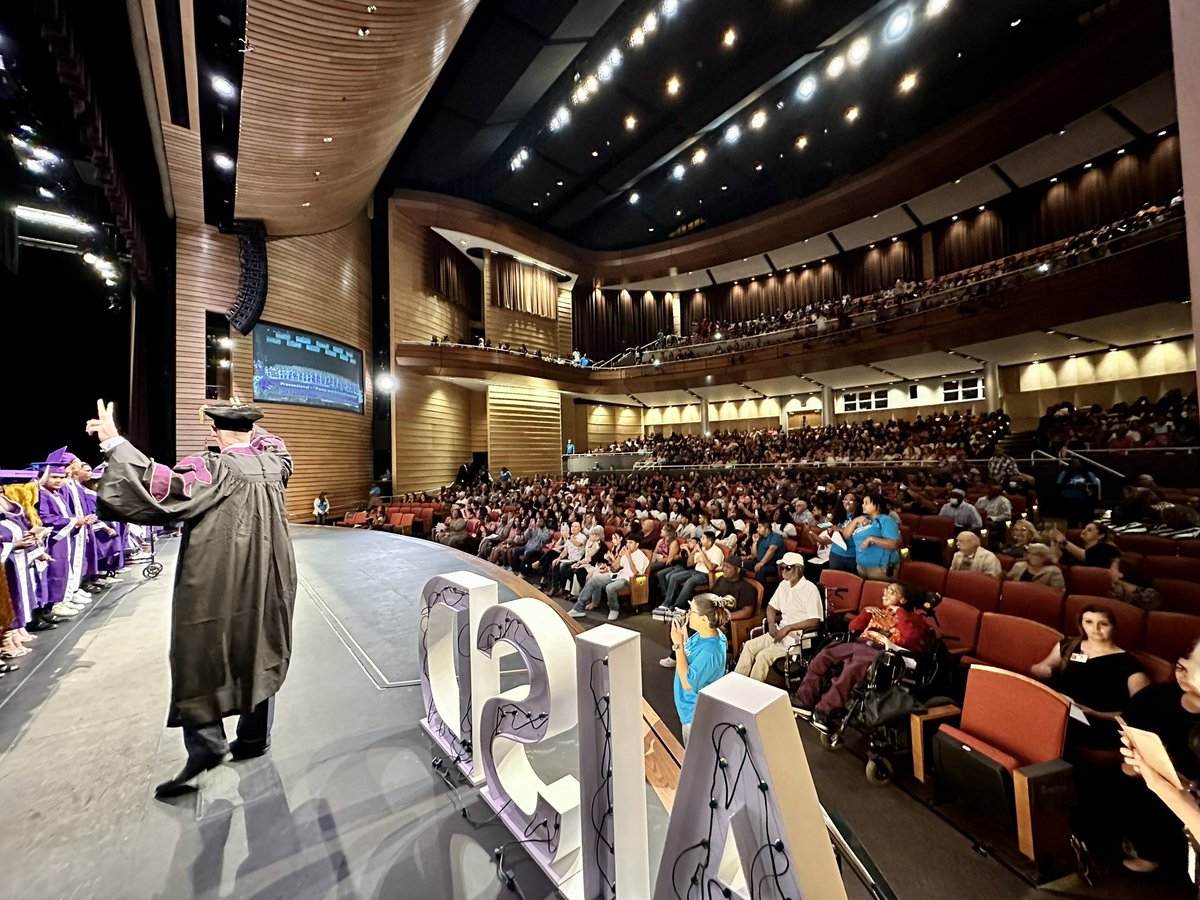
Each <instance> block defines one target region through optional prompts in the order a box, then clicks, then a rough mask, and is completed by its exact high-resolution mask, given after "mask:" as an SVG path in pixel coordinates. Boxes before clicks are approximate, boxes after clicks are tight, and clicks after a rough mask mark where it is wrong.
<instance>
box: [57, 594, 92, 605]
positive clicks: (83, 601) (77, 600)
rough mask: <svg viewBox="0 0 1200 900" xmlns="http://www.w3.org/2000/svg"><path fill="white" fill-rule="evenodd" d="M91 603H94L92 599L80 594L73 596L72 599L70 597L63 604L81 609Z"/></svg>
mask: <svg viewBox="0 0 1200 900" xmlns="http://www.w3.org/2000/svg"><path fill="white" fill-rule="evenodd" d="M91 602H92V598H91V597H81V596H80V595H79V594H72V595H71V596H70V597H68V598H67V599H66V600H64V601H63V603H69V604H71V605H72V606H79V607H84V606H87V605H88V604H89V603H91Z"/></svg>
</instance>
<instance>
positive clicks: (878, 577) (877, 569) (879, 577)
mask: <svg viewBox="0 0 1200 900" xmlns="http://www.w3.org/2000/svg"><path fill="white" fill-rule="evenodd" d="M899 568H900V567H899V566H896V567H895V568H893V569H892V574H891V575H889V574H888V570H887V567H886V566H872V567H871V568H867V567H866V566H859V567H858V577H859V578H862V579H864V580H866V581H895V580H896V572H897V570H899Z"/></svg>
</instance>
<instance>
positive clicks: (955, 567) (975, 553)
mask: <svg viewBox="0 0 1200 900" xmlns="http://www.w3.org/2000/svg"><path fill="white" fill-rule="evenodd" d="M955 543H956V544H957V545H958V552H956V553H955V554H954V558H953V559H951V560H950V570H951V571H952V572H979V573H981V574H983V575H990V576H991V577H992V578H996V579H1000V578H1001V577H1002V575H1003V567H1002V566H1001V565H1000V560H999V558H998V557H997V556H996V554H995V553H993V552H992V551H991V550H989V549H988V548H987V547H984V546H982V545H981V544H980V543H979V535H977V534H976V533H975V532H973V531H962V532H959V535H958V537H957V538H956V539H955ZM1025 552H1026V553H1027V554H1028V552H1029V549H1028V548H1026V550H1025Z"/></svg>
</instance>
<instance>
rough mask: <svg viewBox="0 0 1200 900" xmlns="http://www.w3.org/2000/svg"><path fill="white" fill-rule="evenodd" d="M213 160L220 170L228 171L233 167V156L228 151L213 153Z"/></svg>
mask: <svg viewBox="0 0 1200 900" xmlns="http://www.w3.org/2000/svg"><path fill="white" fill-rule="evenodd" d="M213 162H214V163H215V164H216V166H217V168H218V169H221V170H222V171H225V172H228V171H230V170H231V169H233V157H232V156H230V155H229V154H228V153H214V154H213Z"/></svg>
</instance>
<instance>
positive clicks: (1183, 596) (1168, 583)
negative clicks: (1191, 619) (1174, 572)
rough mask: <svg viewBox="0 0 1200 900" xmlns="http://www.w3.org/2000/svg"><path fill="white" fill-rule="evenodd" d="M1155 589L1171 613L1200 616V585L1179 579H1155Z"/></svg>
mask: <svg viewBox="0 0 1200 900" xmlns="http://www.w3.org/2000/svg"><path fill="white" fill-rule="evenodd" d="M1154 589H1155V590H1156V591H1158V592H1159V593H1160V594H1162V598H1163V603H1164V604H1166V608H1167V610H1169V611H1170V612H1181V613H1188V614H1189V615H1193V616H1200V584H1196V583H1195V582H1194V581H1180V580H1179V579H1178V578H1155V579H1154Z"/></svg>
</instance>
